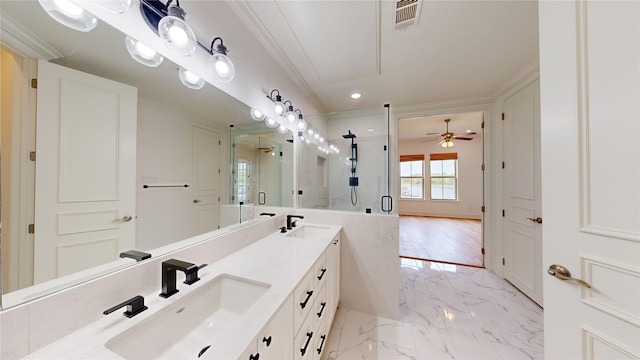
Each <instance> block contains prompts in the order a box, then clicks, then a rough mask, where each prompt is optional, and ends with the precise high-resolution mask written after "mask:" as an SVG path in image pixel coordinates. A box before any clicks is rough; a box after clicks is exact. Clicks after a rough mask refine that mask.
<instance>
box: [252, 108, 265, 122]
mask: <svg viewBox="0 0 640 360" xmlns="http://www.w3.org/2000/svg"><path fill="white" fill-rule="evenodd" d="M265 117H266V116H265V115H264V114H263V113H261V112H260V111H259V110H256V109H251V118H252V119H253V120H255V121H261V120H264V119H265Z"/></svg>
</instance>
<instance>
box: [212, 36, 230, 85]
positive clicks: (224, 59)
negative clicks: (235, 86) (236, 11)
mask: <svg viewBox="0 0 640 360" xmlns="http://www.w3.org/2000/svg"><path fill="white" fill-rule="evenodd" d="M218 40H220V43H219V44H218V45H217V46H216V48H215V50H214V45H215V43H216V41H218ZM227 52H228V50H227V47H226V46H224V43H223V42H222V38H220V37H216V38H214V39H213V40H212V41H211V48H210V50H209V53H211V57H210V58H209V71H211V75H213V78H214V79H216V80H218V81H220V82H229V81H231V80H233V77H234V76H235V75H236V68H235V66H234V65H233V61H231V59H229V57H228V56H227Z"/></svg>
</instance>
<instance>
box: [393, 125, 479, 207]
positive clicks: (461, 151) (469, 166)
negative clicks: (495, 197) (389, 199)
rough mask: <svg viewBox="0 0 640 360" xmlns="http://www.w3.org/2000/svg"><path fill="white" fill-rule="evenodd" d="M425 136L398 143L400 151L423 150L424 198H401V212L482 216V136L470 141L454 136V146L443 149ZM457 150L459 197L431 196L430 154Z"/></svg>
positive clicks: (403, 153) (405, 153)
mask: <svg viewBox="0 0 640 360" xmlns="http://www.w3.org/2000/svg"><path fill="white" fill-rule="evenodd" d="M422 141H424V140H411V141H402V142H400V144H399V152H400V155H419V154H423V155H424V159H425V167H424V174H425V178H424V199H406V200H400V201H399V210H398V211H399V213H400V214H401V215H419V216H445V217H456V218H470V219H481V218H482V210H481V209H482V168H481V166H482V138H481V136H477V137H476V138H475V139H474V140H471V141H462V140H458V141H455V140H454V144H455V145H454V147H452V148H447V149H444V148H442V147H441V146H440V145H438V141H429V142H422ZM450 152H456V153H458V200H457V201H445V200H431V199H430V197H431V194H430V191H431V186H430V180H429V176H428V175H429V156H430V154H440V153H450Z"/></svg>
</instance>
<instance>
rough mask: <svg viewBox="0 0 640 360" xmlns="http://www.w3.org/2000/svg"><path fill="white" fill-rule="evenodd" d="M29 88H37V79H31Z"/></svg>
mask: <svg viewBox="0 0 640 360" xmlns="http://www.w3.org/2000/svg"><path fill="white" fill-rule="evenodd" d="M31 87H32V88H34V89H37V88H38V79H31Z"/></svg>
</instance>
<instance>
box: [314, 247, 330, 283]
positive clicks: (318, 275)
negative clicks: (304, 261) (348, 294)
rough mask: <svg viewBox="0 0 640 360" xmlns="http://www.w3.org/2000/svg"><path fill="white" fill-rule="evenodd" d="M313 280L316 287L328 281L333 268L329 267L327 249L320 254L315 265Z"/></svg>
mask: <svg viewBox="0 0 640 360" xmlns="http://www.w3.org/2000/svg"><path fill="white" fill-rule="evenodd" d="M313 274H314V275H313V281H314V283H315V287H316V288H317V289H320V288H321V287H322V285H324V283H326V282H327V278H328V277H329V276H330V274H331V270H330V269H329V268H327V253H326V251H325V252H323V253H322V255H320V257H319V258H318V260H317V261H316V263H315V265H313Z"/></svg>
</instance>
